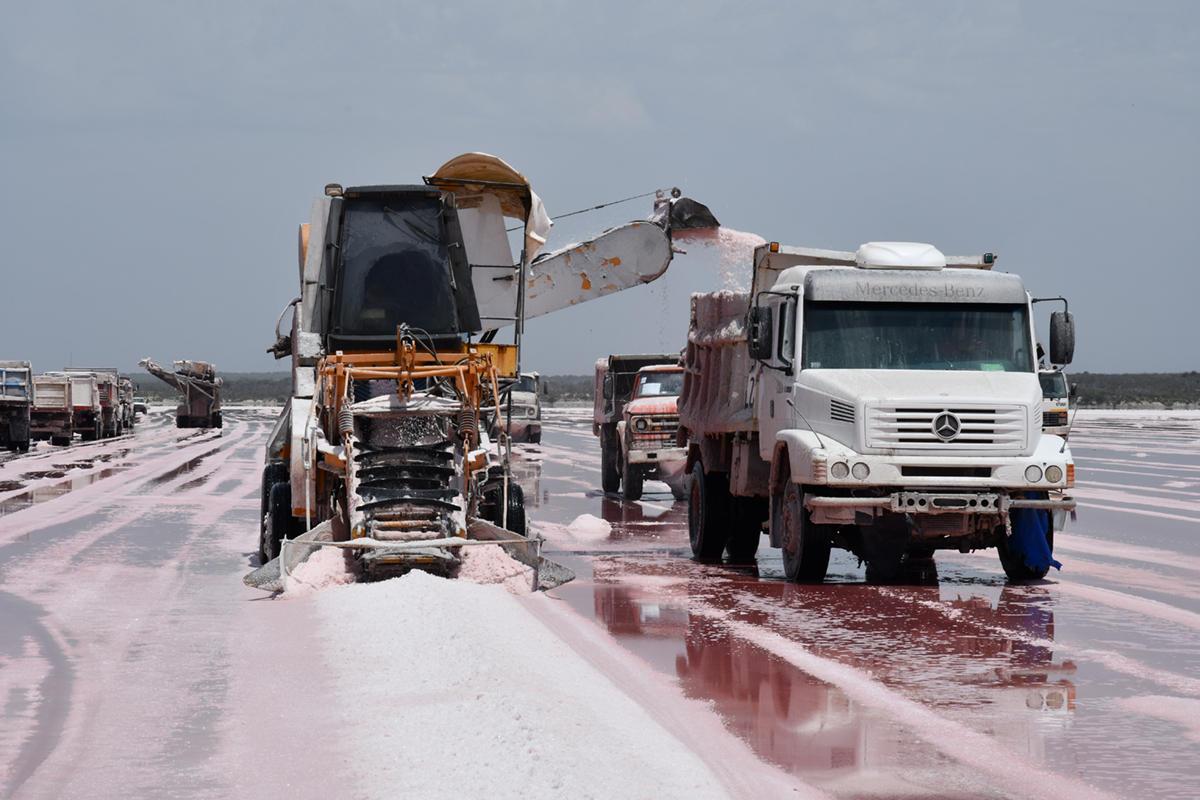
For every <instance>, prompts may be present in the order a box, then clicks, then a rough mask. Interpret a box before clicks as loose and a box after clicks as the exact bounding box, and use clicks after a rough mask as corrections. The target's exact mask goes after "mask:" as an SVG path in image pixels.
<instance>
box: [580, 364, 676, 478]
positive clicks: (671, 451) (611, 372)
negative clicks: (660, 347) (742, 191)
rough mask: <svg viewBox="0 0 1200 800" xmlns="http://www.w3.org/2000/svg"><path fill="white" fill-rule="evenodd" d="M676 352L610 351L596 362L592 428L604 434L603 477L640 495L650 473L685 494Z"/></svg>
mask: <svg viewBox="0 0 1200 800" xmlns="http://www.w3.org/2000/svg"><path fill="white" fill-rule="evenodd" d="M678 364H679V356H678V355H677V354H667V353H660V354H652V355H610V356H609V357H608V358H602V359H600V360H599V361H597V362H596V385H595V399H594V406H593V410H592V433H593V434H594V435H596V436H599V437H600V482H601V487H602V488H603V489H604V491H605V492H613V493H615V492H616V491H618V489H619V490H621V492H622V494H623V495H624V497H625V499H626V500H638V499H641V496H642V486H643V483H644V481H645V480H646V479H647V478H649V479H651V480H654V479H657V480H661V481H664V482H665V483H666V484H667V485H668V486H669V487H670V488H671V492H672V493H673V494H674V495H675V496H676V497H679V498H682V497H683V493H684V490H683V478H684V470H683V467H684V458H685V457H686V455H687V450H686V448H683V447H680V446H678V445H677V444H676V442H675V439H676V431H677V429H678V428H679V412H678V411H677V409H676V407H675V403H676V399H677V397H678V395H679V389H680V387H681V386H682V385H683V370H682V368H680V367H679V366H678Z"/></svg>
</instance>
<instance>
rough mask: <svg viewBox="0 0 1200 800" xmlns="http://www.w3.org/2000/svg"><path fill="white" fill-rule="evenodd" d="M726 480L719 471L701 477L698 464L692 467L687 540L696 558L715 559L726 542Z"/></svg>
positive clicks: (727, 537)
mask: <svg viewBox="0 0 1200 800" xmlns="http://www.w3.org/2000/svg"><path fill="white" fill-rule="evenodd" d="M732 499H733V498H731V497H730V496H729V478H728V477H727V476H726V475H725V474H723V473H720V472H710V473H707V474H705V472H704V464H703V463H702V462H700V461H697V462H696V465H695V466H694V467H692V488H691V492H690V493H689V494H688V538H689V539H690V540H691V544H692V555H694V556H695V557H696V558H705V559H717V558H720V557H721V553H722V551H724V550H725V542H726V541H727V540H728V539H729V528H728V526H727V521H728V519H729V504H730V501H731V500H732Z"/></svg>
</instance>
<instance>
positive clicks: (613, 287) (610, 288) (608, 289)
mask: <svg viewBox="0 0 1200 800" xmlns="http://www.w3.org/2000/svg"><path fill="white" fill-rule="evenodd" d="M616 290H617V285H616V284H615V283H610V284H609V285H608V286H605V287H604V291H606V292H615V291H616Z"/></svg>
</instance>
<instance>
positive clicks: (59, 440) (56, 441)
mask: <svg viewBox="0 0 1200 800" xmlns="http://www.w3.org/2000/svg"><path fill="white" fill-rule="evenodd" d="M50 444H52V445H54V446H55V447H67V446H69V445H70V444H71V437H70V436H51V437H50Z"/></svg>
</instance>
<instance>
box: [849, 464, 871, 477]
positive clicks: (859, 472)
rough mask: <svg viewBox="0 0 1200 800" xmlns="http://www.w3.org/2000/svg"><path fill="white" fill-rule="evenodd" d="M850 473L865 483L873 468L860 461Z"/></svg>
mask: <svg viewBox="0 0 1200 800" xmlns="http://www.w3.org/2000/svg"><path fill="white" fill-rule="evenodd" d="M850 472H851V474H853V475H854V477H856V478H858V479H859V480H860V481H865V480H866V479H867V476H868V475H870V474H871V468H870V467H868V466H867V465H866V464H864V463H863V462H861V461H860V462H858V463H857V464H855V465H854V468H853V469H851V470H850Z"/></svg>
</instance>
